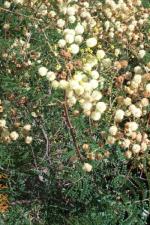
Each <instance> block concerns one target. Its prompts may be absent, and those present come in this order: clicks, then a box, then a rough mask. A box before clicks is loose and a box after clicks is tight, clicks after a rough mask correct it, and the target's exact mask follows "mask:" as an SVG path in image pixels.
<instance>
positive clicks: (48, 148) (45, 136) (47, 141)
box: [41, 126, 51, 164]
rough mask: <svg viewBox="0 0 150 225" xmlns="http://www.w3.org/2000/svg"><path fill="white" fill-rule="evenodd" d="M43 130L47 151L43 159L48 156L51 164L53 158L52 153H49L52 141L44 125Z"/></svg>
mask: <svg viewBox="0 0 150 225" xmlns="http://www.w3.org/2000/svg"><path fill="white" fill-rule="evenodd" d="M41 131H42V133H43V136H44V138H45V140H46V152H45V155H44V157H43V160H44V159H45V158H47V159H48V161H49V163H50V164H51V159H50V155H49V153H50V141H49V138H48V135H47V133H46V131H45V129H44V127H43V126H41Z"/></svg>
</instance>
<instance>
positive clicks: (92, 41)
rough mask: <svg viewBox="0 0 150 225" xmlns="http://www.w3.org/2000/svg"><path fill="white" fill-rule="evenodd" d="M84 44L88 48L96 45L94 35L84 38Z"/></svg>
mask: <svg viewBox="0 0 150 225" xmlns="http://www.w3.org/2000/svg"><path fill="white" fill-rule="evenodd" d="M86 45H87V47H88V48H93V47H95V46H96V45H97V39H96V38H95V37H93V38H89V39H87V40H86Z"/></svg>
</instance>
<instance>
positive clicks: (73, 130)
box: [64, 94, 83, 161]
mask: <svg viewBox="0 0 150 225" xmlns="http://www.w3.org/2000/svg"><path fill="white" fill-rule="evenodd" d="M64 113H65V120H66V123H67V127H68V128H69V130H70V134H71V137H72V140H73V143H74V146H75V150H76V155H77V156H78V157H79V159H80V160H81V161H82V160H83V157H82V155H81V152H80V148H79V146H78V144H77V140H76V132H75V129H74V127H73V126H72V123H71V121H70V118H69V113H68V106H67V101H66V94H65V102H64Z"/></svg>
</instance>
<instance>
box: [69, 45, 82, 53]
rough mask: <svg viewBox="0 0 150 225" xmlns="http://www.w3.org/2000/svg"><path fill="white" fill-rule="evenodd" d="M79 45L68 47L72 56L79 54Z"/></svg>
mask: <svg viewBox="0 0 150 225" xmlns="http://www.w3.org/2000/svg"><path fill="white" fill-rule="evenodd" d="M79 50H80V49H79V45H77V44H72V45H70V52H71V53H72V54H73V55H76V54H78V52H79Z"/></svg>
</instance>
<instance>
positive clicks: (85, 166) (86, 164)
mask: <svg viewBox="0 0 150 225" xmlns="http://www.w3.org/2000/svg"><path fill="white" fill-rule="evenodd" d="M82 169H83V170H84V171H85V172H91V171H92V165H90V164H89V163H84V165H83V167H82Z"/></svg>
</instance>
